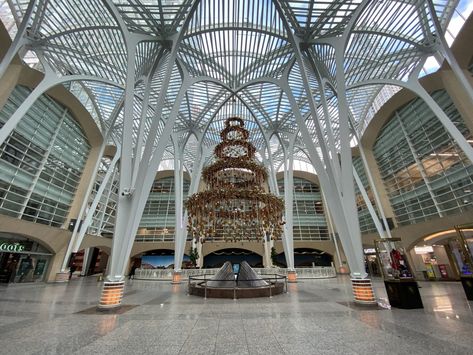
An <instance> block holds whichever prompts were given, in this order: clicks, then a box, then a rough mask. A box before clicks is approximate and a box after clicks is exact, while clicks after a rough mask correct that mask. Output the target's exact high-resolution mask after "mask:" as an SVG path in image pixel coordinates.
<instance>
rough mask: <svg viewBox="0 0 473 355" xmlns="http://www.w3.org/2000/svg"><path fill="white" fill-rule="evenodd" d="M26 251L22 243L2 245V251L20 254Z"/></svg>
mask: <svg viewBox="0 0 473 355" xmlns="http://www.w3.org/2000/svg"><path fill="white" fill-rule="evenodd" d="M24 250H25V246H24V245H22V244H20V243H0V251H9V252H20V251H24Z"/></svg>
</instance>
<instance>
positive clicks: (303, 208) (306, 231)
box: [278, 177, 330, 240]
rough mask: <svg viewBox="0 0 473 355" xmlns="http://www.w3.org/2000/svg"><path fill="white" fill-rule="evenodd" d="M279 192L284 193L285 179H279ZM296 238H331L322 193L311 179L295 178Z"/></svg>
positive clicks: (294, 228) (294, 229) (294, 209)
mask: <svg viewBox="0 0 473 355" xmlns="http://www.w3.org/2000/svg"><path fill="white" fill-rule="evenodd" d="M278 185H279V192H280V193H281V194H283V193H284V180H283V179H280V180H278ZM293 211H294V216H293V218H294V227H293V237H294V240H329V239H330V236H329V234H328V229H327V221H326V220H325V213H324V206H323V203H322V194H321V192H320V188H319V186H317V185H316V184H314V183H313V182H310V181H309V180H306V179H302V178H299V177H295V178H294V203H293Z"/></svg>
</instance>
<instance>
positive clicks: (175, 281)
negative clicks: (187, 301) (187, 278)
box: [171, 271, 182, 285]
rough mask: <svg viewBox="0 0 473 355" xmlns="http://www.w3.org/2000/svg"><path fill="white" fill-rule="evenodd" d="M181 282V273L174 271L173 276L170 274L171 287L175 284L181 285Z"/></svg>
mask: <svg viewBox="0 0 473 355" xmlns="http://www.w3.org/2000/svg"><path fill="white" fill-rule="evenodd" d="M181 280H182V275H181V272H180V271H175V272H174V273H173V274H172V282H171V283H172V284H173V285H176V284H180V283H181Z"/></svg>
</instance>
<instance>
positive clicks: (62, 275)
mask: <svg viewBox="0 0 473 355" xmlns="http://www.w3.org/2000/svg"><path fill="white" fill-rule="evenodd" d="M54 282H69V273H68V272H57V273H56V279H55V280H54Z"/></svg>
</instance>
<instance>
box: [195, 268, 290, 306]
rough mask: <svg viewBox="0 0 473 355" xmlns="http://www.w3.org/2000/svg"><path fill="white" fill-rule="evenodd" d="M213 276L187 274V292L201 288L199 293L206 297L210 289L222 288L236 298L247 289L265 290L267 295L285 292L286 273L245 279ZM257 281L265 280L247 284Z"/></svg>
mask: <svg viewBox="0 0 473 355" xmlns="http://www.w3.org/2000/svg"><path fill="white" fill-rule="evenodd" d="M217 270H218V269H217ZM235 276H236V275H235ZM213 277H214V274H200V275H195V276H189V281H188V283H187V290H188V293H189V294H198V293H193V292H192V291H193V290H195V289H196V288H200V289H201V290H203V294H201V295H200V296H203V297H204V298H207V295H208V293H209V292H210V291H214V290H224V291H227V293H228V291H230V292H231V294H232V295H233V299H237V295H238V294H239V293H240V292H248V291H250V292H251V291H252V290H267V296H268V297H272V296H273V294H276V293H277V294H279V293H281V292H286V293H287V277H286V275H279V274H265V275H261V278H259V279H245V280H238V279H237V278H235V280H218V279H214V278H213ZM258 281H259V282H261V281H265V283H266V284H265V285H260V286H252V285H249V283H250V282H258ZM209 282H212V284H209ZM215 283H222V284H221V285H218V286H217V285H215ZM278 284H279V290H278V291H277V290H276V287H277V286H278ZM281 285H284V288H282V286H281ZM275 291H276V292H275ZM201 292H202V291H201ZM217 297H225V296H222V295H220V296H217ZM230 297H231V296H230ZM227 298H228V297H227Z"/></svg>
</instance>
